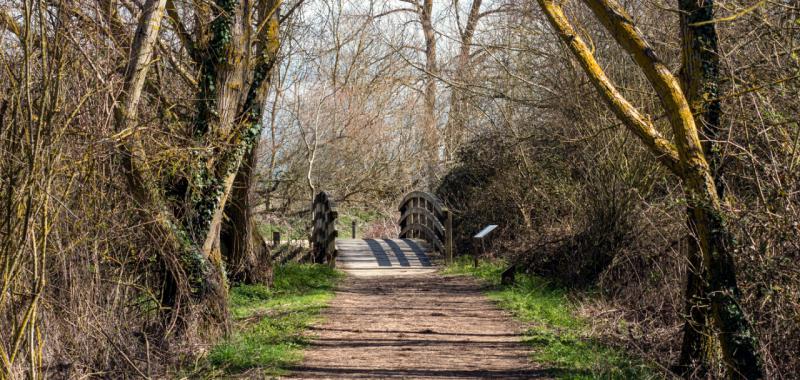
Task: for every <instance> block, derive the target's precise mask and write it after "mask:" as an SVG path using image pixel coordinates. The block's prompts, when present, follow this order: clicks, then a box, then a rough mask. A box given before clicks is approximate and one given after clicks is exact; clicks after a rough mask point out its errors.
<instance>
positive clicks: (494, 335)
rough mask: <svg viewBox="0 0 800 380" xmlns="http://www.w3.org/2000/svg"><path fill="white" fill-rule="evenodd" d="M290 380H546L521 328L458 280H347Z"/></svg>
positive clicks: (475, 286)
mask: <svg viewBox="0 0 800 380" xmlns="http://www.w3.org/2000/svg"><path fill="white" fill-rule="evenodd" d="M323 315H324V318H325V319H324V322H321V323H320V324H319V325H317V326H315V327H313V328H312V331H311V334H313V335H314V336H315V337H316V338H315V339H314V341H313V344H312V345H311V347H309V348H308V350H307V351H306V352H305V358H304V361H303V363H302V364H300V365H299V366H296V367H295V368H293V369H292V371H293V372H292V374H290V376H288V378H294V379H354V378H355V379H367V378H370V379H375V378H404V379H410V378H413V379H474V378H503V379H531V378H548V377H549V375H548V374H549V372H548V371H547V370H546V369H543V368H538V367H537V366H535V365H534V364H532V363H531V362H530V360H529V359H528V354H529V351H530V348H529V347H526V346H524V345H522V344H521V343H519V342H520V332H521V331H522V328H521V327H520V326H519V325H517V324H515V323H514V321H512V320H511V319H510V318H509V316H508V315H507V314H506V313H504V312H503V311H501V310H499V309H498V308H497V307H496V306H495V305H494V304H493V303H492V302H491V301H490V300H488V299H487V298H486V297H485V296H484V295H483V294H482V293H481V286H480V285H478V284H477V283H476V282H475V281H473V280H471V279H469V278H464V277H445V276H441V275H438V274H422V275H414V276H379V277H353V276H348V278H347V279H346V280H345V281H344V283H343V284H342V285H341V286H340V288H339V290H338V291H337V294H336V298H334V300H333V302H332V303H331V306H330V308H329V309H327V310H326V311H325V312H324V313H323Z"/></svg>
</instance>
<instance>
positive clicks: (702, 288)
mask: <svg viewBox="0 0 800 380" xmlns="http://www.w3.org/2000/svg"><path fill="white" fill-rule="evenodd" d="M678 7H679V9H680V10H681V14H680V15H681V18H680V20H681V44H682V47H683V67H682V68H681V79H682V80H681V84H682V87H683V92H684V94H685V95H686V98H687V100H688V102H689V104H690V106H691V108H692V111H693V112H694V114H695V124H696V125H699V126H700V127H701V131H702V134H703V137H704V138H705V139H704V140H703V141H702V145H703V151H704V152H705V155H706V157H707V158H708V161H709V167H710V169H711V172H712V176H713V178H714V183H715V184H716V189H717V195H718V196H719V197H720V198H722V196H723V186H722V180H721V175H720V155H719V151H718V149H716V147H715V143H714V141H715V140H716V138H717V136H718V134H719V128H720V117H721V113H722V112H721V106H720V101H719V99H718V92H719V91H718V83H719V55H718V48H717V31H716V26H715V24H714V23H713V22H712V20H713V15H714V3H713V0H678ZM687 211H688V216H689V221H688V225H689V230H690V232H691V236H690V237H689V246H688V249H687V254H688V256H687V259H688V263H689V269H688V272H687V281H686V305H685V314H686V321H685V323H684V326H683V343H682V344H681V354H680V357H679V359H678V364H677V366H676V370H677V372H678V373H679V374H681V375H682V376H685V377H691V376H693V377H704V376H705V375H706V373H707V371H708V367H707V362H708V359H709V358H708V357H707V352H709V350H710V348H711V342H710V341H709V339H708V337H710V335H711V331H709V328H708V326H707V324H708V318H707V316H706V314H707V310H708V308H709V301H708V297H707V290H706V287H707V284H706V283H705V281H704V280H703V278H705V277H707V274H704V273H703V272H704V271H705V268H704V266H703V261H702V257H701V252H700V247H699V246H698V244H699V242H698V241H697V239H696V235H697V229H696V227H695V225H696V223H697V221H696V220H694V215H695V210H694V209H693V208H692V207H689V208H688V210H687Z"/></svg>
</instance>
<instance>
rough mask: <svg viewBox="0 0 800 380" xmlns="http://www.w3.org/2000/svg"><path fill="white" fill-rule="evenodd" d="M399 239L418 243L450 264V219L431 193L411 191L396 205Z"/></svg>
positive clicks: (451, 227)
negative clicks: (422, 243)
mask: <svg viewBox="0 0 800 380" xmlns="http://www.w3.org/2000/svg"><path fill="white" fill-rule="evenodd" d="M399 224H400V238H401V239H422V240H425V241H426V242H428V244H430V245H431V248H432V249H433V250H435V251H437V252H439V254H441V255H443V256H444V257H445V259H446V260H447V262H452V260H453V215H452V213H451V212H450V210H448V209H447V208H445V207H444V205H443V204H442V201H441V200H439V198H438V197H436V196H435V195H433V194H431V193H426V192H422V191H412V192H410V193H408V194H407V195H406V196H405V197H404V198H403V201H402V202H401V203H400V223H399Z"/></svg>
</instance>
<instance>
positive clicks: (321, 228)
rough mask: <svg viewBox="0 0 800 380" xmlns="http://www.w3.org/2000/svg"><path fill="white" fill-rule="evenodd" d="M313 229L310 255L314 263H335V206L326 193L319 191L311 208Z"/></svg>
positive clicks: (336, 215) (336, 214)
mask: <svg viewBox="0 0 800 380" xmlns="http://www.w3.org/2000/svg"><path fill="white" fill-rule="evenodd" d="M311 210H312V213H313V215H312V217H313V220H314V228H313V231H312V233H311V244H312V253H313V257H314V262H315V263H320V264H321V263H325V262H327V263H328V264H330V265H331V266H333V265H334V264H335V263H336V236H337V235H338V232H337V231H336V217H338V216H339V214H338V213H337V212H336V204H335V203H334V202H333V200H332V199H331V197H330V196H329V195H328V193H326V192H324V191H321V192H319V193H318V194H317V196H316V197H314V204H313V206H312V208H311Z"/></svg>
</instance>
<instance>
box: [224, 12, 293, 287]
mask: <svg viewBox="0 0 800 380" xmlns="http://www.w3.org/2000/svg"><path fill="white" fill-rule="evenodd" d="M280 5H281V1H280V0H261V1H259V2H258V3H257V8H258V9H257V11H258V21H259V22H258V24H259V25H261V24H262V23H264V25H266V27H265V28H262V30H261V32H260V33H258V34H257V35H256V51H257V56H256V59H255V61H256V62H255V63H256V64H255V70H254V74H253V80H252V83H251V87H250V89H249V90H248V93H247V97H246V98H245V101H244V105H243V106H242V110H241V113H240V114H239V117H238V118H237V120H238V122H239V123H240V124H243V125H245V126H248V128H249V132H248V133H251V134H252V135H251V136H249V137H248V138H249V139H250V142H249V143H248V144H249V145H247V146H246V148H245V149H246V150H245V157H244V159H243V162H242V163H241V165H239V167H238V171H237V173H236V176H235V180H234V186H233V189H232V199H231V202H230V204H229V206H228V207H226V209H225V213H226V214H227V216H228V218H227V220H226V222H225V225H224V226H223V230H224V236H223V239H224V241H223V245H224V246H225V252H224V255H225V258H226V261H227V263H228V272H229V273H230V274H231V278H232V279H233V280H234V281H238V282H244V283H261V284H266V285H270V284H271V283H272V262H271V258H270V252H269V249H268V248H267V246H266V244H265V241H264V238H263V237H262V236H261V234H260V232H259V231H258V226H257V224H256V221H255V220H254V218H253V212H252V211H253V209H252V203H253V202H252V196H253V185H254V183H253V177H254V175H255V170H256V165H257V160H258V145H259V139H260V137H261V130H262V129H263V125H262V124H261V122H262V120H261V119H262V115H263V112H264V103H265V99H266V95H267V91H268V89H269V84H270V81H271V78H272V68H273V66H274V64H275V61H276V60H277V54H278V49H279V47H280V40H279V35H278V33H279V27H280V25H279V21H280V17H279V16H280V15H279V13H280V12H279V10H280Z"/></svg>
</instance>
